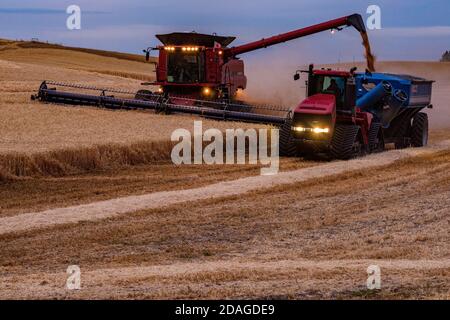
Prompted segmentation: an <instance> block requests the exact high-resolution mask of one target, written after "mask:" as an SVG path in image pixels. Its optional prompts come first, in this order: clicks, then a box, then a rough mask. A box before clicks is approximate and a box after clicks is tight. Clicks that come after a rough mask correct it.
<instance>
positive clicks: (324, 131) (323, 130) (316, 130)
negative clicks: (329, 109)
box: [313, 128, 330, 133]
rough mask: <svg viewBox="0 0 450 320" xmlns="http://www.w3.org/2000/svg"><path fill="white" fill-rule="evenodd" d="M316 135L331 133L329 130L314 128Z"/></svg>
mask: <svg viewBox="0 0 450 320" xmlns="http://www.w3.org/2000/svg"><path fill="white" fill-rule="evenodd" d="M313 132H314V133H328V132H330V129H329V128H313Z"/></svg>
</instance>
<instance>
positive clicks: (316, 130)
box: [291, 127, 330, 133]
mask: <svg viewBox="0 0 450 320" xmlns="http://www.w3.org/2000/svg"><path fill="white" fill-rule="evenodd" d="M291 129H292V130H293V131H296V132H313V133H329V132H330V129H329V128H305V127H292V128H291Z"/></svg>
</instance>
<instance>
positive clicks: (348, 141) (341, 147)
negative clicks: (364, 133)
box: [330, 125, 359, 160]
mask: <svg viewBox="0 0 450 320" xmlns="http://www.w3.org/2000/svg"><path fill="white" fill-rule="evenodd" d="M358 131H359V127H358V126H354V125H336V128H335V129H334V134H333V138H332V141H331V149H330V152H331V156H332V157H333V158H334V159H341V160H347V159H351V158H353V157H355V156H356V155H355V154H354V152H353V143H354V142H355V139H356V136H357V134H358Z"/></svg>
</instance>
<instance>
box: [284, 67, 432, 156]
mask: <svg viewBox="0 0 450 320" xmlns="http://www.w3.org/2000/svg"><path fill="white" fill-rule="evenodd" d="M355 71H356V68H353V69H352V70H350V71H349V72H346V71H334V70H330V69H322V70H314V67H313V65H310V67H309V70H307V71H300V72H297V73H296V75H295V76H294V79H295V80H298V79H299V78H300V73H301V72H305V73H307V74H308V81H307V98H306V99H305V100H303V101H302V102H301V103H300V104H299V105H298V106H297V108H295V109H294V110H293V113H292V116H290V117H288V119H287V121H286V122H285V123H284V124H282V125H281V132H280V153H281V154H282V155H285V156H295V155H318V154H326V155H329V156H330V157H331V158H334V159H350V158H353V157H357V156H360V155H363V154H365V153H372V152H381V151H383V150H384V147H385V143H394V144H395V146H396V148H404V147H408V146H413V147H422V146H425V145H426V144H427V141H428V116H427V114H426V113H423V112H421V110H422V109H424V108H426V107H428V108H432V105H431V104H430V102H431V89H432V83H433V81H429V80H425V79H422V78H417V77H412V76H406V75H392V74H384V73H370V72H367V71H366V73H355Z"/></svg>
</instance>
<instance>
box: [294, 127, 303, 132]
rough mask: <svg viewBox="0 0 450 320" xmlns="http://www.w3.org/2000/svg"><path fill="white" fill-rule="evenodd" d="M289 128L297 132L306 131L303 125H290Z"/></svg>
mask: <svg viewBox="0 0 450 320" xmlns="http://www.w3.org/2000/svg"><path fill="white" fill-rule="evenodd" d="M291 129H292V130H294V131H297V132H306V128H304V127H292V128H291Z"/></svg>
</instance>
